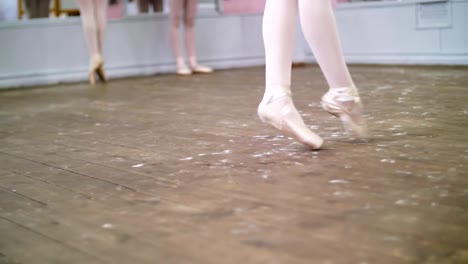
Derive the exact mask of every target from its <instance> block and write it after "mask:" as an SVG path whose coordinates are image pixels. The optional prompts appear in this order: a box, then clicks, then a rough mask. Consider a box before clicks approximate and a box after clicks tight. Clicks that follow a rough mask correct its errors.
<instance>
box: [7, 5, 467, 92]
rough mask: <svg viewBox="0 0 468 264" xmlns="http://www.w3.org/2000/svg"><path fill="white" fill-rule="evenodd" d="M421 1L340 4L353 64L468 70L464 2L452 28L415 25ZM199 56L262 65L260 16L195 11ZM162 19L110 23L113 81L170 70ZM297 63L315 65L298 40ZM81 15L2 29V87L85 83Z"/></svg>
mask: <svg viewBox="0 0 468 264" xmlns="http://www.w3.org/2000/svg"><path fill="white" fill-rule="evenodd" d="M418 2H421V1H407V2H391V3H359V4H347V5H342V6H340V7H339V8H338V9H337V11H336V15H337V21H338V24H339V28H340V34H341V37H342V43H343V47H344V51H345V55H346V59H347V60H348V62H351V63H392V64H450V65H452V64H457V65H468V27H467V26H466V25H468V0H453V1H450V8H451V9H450V10H451V14H450V25H448V26H444V27H433V28H418V24H417V15H418V12H417V10H418V8H419V5H420V4H419V3H418ZM196 25H197V37H198V39H197V42H198V43H197V44H198V55H199V59H200V61H201V62H202V63H204V64H207V65H211V66H213V67H215V68H217V69H222V68H232V67H245V66H253V65H262V64H263V63H264V51H263V43H262V34H261V15H246V16H222V15H218V14H216V13H214V12H204V13H203V14H200V16H199V17H198V19H197V22H196ZM168 35H169V34H168V21H167V15H166V14H156V15H146V16H145V15H142V16H133V17H127V18H124V19H121V20H115V21H110V22H109V24H108V29H107V32H106V44H105V61H106V70H107V73H108V75H109V76H110V77H111V78H112V77H121V76H137V75H148V74H155V73H165V72H172V71H174V70H175V66H174V60H173V58H172V53H171V50H170V46H169V39H168ZM296 46H297V48H296V53H295V54H296V55H295V60H296V61H313V57H312V54H311V52H310V51H309V49H308V47H307V45H306V43H305V41H304V40H303V38H302V36H301V35H299V36H298V41H297V44H296ZM87 56H88V55H87V51H86V46H85V42H84V39H83V34H82V32H81V24H80V21H79V19H78V18H69V19H66V20H47V19H45V20H38V21H36V22H35V23H23V24H21V22H18V23H10V24H8V23H4V24H0V88H12V87H18V86H29V85H38V84H52V83H58V82H70V81H79V80H85V79H86V78H87V69H88V57H87Z"/></svg>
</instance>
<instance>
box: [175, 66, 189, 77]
mask: <svg viewBox="0 0 468 264" xmlns="http://www.w3.org/2000/svg"><path fill="white" fill-rule="evenodd" d="M191 74H192V71H191V70H190V69H189V68H188V67H187V66H181V67H177V75H184V76H187V75H191Z"/></svg>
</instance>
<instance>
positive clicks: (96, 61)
mask: <svg viewBox="0 0 468 264" xmlns="http://www.w3.org/2000/svg"><path fill="white" fill-rule="evenodd" d="M103 65H104V61H103V60H102V58H101V56H99V55H95V56H93V57H92V59H91V63H90V65H89V83H90V84H91V85H95V84H96V74H97V75H98V77H99V79H101V80H102V81H104V82H106V81H107V78H106V75H105V73H104V68H103Z"/></svg>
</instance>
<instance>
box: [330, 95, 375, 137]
mask: <svg viewBox="0 0 468 264" xmlns="http://www.w3.org/2000/svg"><path fill="white" fill-rule="evenodd" d="M321 103H322V108H323V109H324V110H325V111H327V112H328V113H330V114H332V115H334V116H336V117H338V118H339V119H340V121H341V123H342V125H343V127H344V129H345V130H346V132H347V133H348V134H349V135H350V136H351V138H352V139H364V138H366V137H367V128H366V124H365V121H364V118H363V105H362V103H361V99H360V98H359V95H358V94H357V92H356V90H355V89H354V88H338V89H331V90H330V91H328V92H327V93H326V94H324V95H323V96H322V102H321Z"/></svg>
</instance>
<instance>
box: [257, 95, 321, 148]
mask: <svg viewBox="0 0 468 264" xmlns="http://www.w3.org/2000/svg"><path fill="white" fill-rule="evenodd" d="M258 116H259V118H260V120H262V121H263V122H265V123H268V124H270V125H271V126H273V127H274V128H276V129H277V130H279V131H281V133H283V134H285V135H287V136H290V137H292V138H294V139H296V140H297V141H299V142H301V143H303V144H305V145H307V146H309V147H310V148H312V149H320V148H321V147H322V145H323V142H324V141H323V139H322V138H321V137H320V136H319V135H317V134H315V133H314V132H312V131H311V130H310V129H309V128H308V127H307V126H306V125H305V124H304V121H303V120H302V117H301V116H300V114H299V112H298V111H297V110H296V107H295V106H294V103H293V101H292V99H291V96H290V94H288V93H284V94H281V95H277V96H272V97H270V98H269V99H267V100H263V101H262V102H261V103H260V105H259V106H258Z"/></svg>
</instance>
